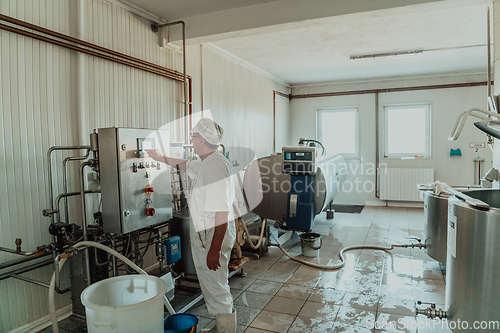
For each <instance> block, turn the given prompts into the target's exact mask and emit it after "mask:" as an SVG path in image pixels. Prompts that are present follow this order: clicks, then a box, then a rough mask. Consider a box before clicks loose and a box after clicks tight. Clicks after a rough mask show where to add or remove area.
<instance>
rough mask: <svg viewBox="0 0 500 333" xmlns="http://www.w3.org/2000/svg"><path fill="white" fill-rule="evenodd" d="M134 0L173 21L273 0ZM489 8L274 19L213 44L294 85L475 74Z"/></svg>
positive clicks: (465, 5) (481, 67) (426, 7)
mask: <svg viewBox="0 0 500 333" xmlns="http://www.w3.org/2000/svg"><path fill="white" fill-rule="evenodd" d="M134 1H136V3H137V4H138V5H140V6H141V7H143V8H145V9H146V10H148V11H151V12H154V13H160V14H161V12H160V11H159V8H160V7H161V8H163V9H165V8H169V9H170V10H169V11H168V12H169V13H171V14H169V15H168V16H164V15H165V14H166V13H164V14H163V15H162V17H164V18H166V19H169V20H172V19H182V18H183V17H188V16H196V15H202V14H205V13H214V12H217V11H220V10H222V9H230V8H236V7H239V6H242V5H245V6H246V5H249V4H259V3H268V2H270V1H266V0H251V1H249V0H210V1H206V0H197V1H196V0H183V1H178V0H161V1H159V0H156V1H146V0H141V1H139V0H134ZM208 2H210V4H211V5H210V6H207V5H206V4H207V3H208ZM160 3H161V6H160ZM182 4H183V5H182ZM195 4H196V5H195ZM488 6H489V3H488V1H484V0H478V1H471V0H466V1H439V2H433V3H426V4H418V5H414V6H406V7H396V8H389V9H383V10H377V11H370V12H361V13H353V14H347V15H339V16H333V17H326V18H319V19H315V20H305V21H300V22H295V23H289V24H286V25H285V24H283V25H275V26H272V27H268V28H261V29H259V30H258V33H255V32H254V33H252V34H244V33H238V34H236V36H241V37H234V36H235V35H234V34H233V35H229V36H228V37H229V38H228V39H221V38H218V40H216V41H212V44H213V45H215V46H216V47H218V48H221V49H223V50H225V51H226V52H228V53H230V54H233V55H234V56H236V57H238V58H240V59H242V60H244V61H246V62H248V63H250V64H252V65H254V66H256V67H258V68H260V69H262V70H264V71H266V72H268V73H270V74H271V75H273V76H275V77H277V78H279V79H281V80H282V81H285V82H287V83H289V84H291V85H294V86H296V85H301V84H308V83H320V82H333V81H354V80H356V81H358V80H368V79H382V78H396V77H416V76H428V75H444V74H461V73H478V72H485V71H486V67H487V48H486V41H487V36H486V29H487V25H486V19H487V16H486V11H487V7H488ZM280 27H282V28H280ZM188 37H189V36H188ZM411 50H424V52H423V53H422V54H420V55H417V56H413V57H401V58H400V57H395V58H384V59H382V58H381V59H362V60H350V59H349V57H350V56H351V55H364V54H376V53H387V52H400V51H411Z"/></svg>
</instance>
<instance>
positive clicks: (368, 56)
mask: <svg viewBox="0 0 500 333" xmlns="http://www.w3.org/2000/svg"><path fill="white" fill-rule="evenodd" d="M423 52H424V51H423V50H415V51H403V52H388V53H376V54H364V55H354V56H350V57H349V59H351V60H359V59H376V58H396V57H397V58H400V57H410V56H416V55H419V54H422V53H423Z"/></svg>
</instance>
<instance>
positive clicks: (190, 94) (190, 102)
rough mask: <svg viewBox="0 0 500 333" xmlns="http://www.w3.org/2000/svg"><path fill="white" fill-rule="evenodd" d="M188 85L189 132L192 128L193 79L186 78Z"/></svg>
mask: <svg viewBox="0 0 500 333" xmlns="http://www.w3.org/2000/svg"><path fill="white" fill-rule="evenodd" d="M188 84H189V130H191V129H192V128H193V79H191V78H190V77H188Z"/></svg>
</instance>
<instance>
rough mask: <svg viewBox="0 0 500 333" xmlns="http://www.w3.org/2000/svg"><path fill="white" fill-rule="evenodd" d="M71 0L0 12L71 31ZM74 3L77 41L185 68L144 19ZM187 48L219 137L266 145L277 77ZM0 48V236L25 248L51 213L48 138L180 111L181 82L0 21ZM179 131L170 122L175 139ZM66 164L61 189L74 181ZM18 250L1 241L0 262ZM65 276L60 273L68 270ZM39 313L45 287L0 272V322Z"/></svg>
mask: <svg viewBox="0 0 500 333" xmlns="http://www.w3.org/2000/svg"><path fill="white" fill-rule="evenodd" d="M77 4H78V1H74V0H45V1H40V0H23V1H16V0H0V13H1V14H4V15H8V16H12V17H15V18H18V19H21V20H25V21H27V22H30V23H33V24H36V25H40V26H42V27H46V28H49V29H53V30H56V31H58V32H61V33H64V34H67V35H71V36H73V37H77V36H78V8H77ZM83 4H84V10H83V18H84V27H85V29H84V31H83V32H82V34H80V36H82V38H83V39H84V40H86V41H89V42H91V43H96V44H98V45H101V46H104V47H107V48H111V49H113V50H116V51H119V52H123V53H126V54H129V55H131V56H134V57H137V58H140V59H144V60H147V61H150V62H153V63H156V64H159V65H162V66H166V67H169V68H171V69H175V70H178V71H182V57H181V55H180V53H178V52H175V51H172V50H169V49H165V48H160V47H158V37H157V35H156V34H155V33H153V32H152V31H151V29H150V22H149V21H148V20H145V19H141V18H139V17H137V16H136V15H133V14H131V13H129V12H128V11H126V10H124V9H123V8H120V7H117V6H116V5H114V4H110V3H108V2H106V1H103V0H83ZM187 54H188V63H187V65H188V74H189V75H191V77H192V78H193V92H194V100H193V102H194V103H193V110H194V111H200V110H201V109H202V108H201V101H202V100H203V101H204V107H205V108H210V109H212V112H213V114H214V116H215V118H216V120H218V121H219V122H220V123H221V125H222V126H223V127H224V128H225V129H226V136H225V138H224V143H225V144H226V145H227V146H231V145H246V146H248V147H250V148H254V149H255V150H256V151H257V152H258V154H259V155H264V154H268V153H270V152H271V149H272V119H273V99H272V98H273V90H274V89H277V90H280V91H282V92H284V93H287V91H286V87H284V86H282V85H280V84H277V83H275V82H274V81H273V80H271V79H270V78H269V77H267V76H265V75H263V74H261V73H257V72H256V71H254V70H250V69H248V68H247V67H246V66H245V65H244V64H241V63H238V62H237V61H236V60H234V59H233V60H231V59H229V57H228V56H227V55H219V54H217V52H216V51H215V50H210V49H208V48H205V47H203V51H202V50H201V46H200V45H197V46H191V47H189V48H188V50H187ZM0 55H1V63H0V128H1V133H2V135H0V147H1V148H0V169H1V171H0V228H1V233H0V246H2V247H8V248H13V247H14V246H15V245H14V240H15V238H22V239H23V249H24V250H33V249H35V248H36V246H39V245H42V244H46V243H49V242H50V241H51V237H50V235H49V234H48V232H47V229H48V225H49V219H48V218H45V217H42V214H41V211H42V209H44V208H47V206H48V192H47V176H46V175H47V168H46V167H47V161H46V157H45V155H46V152H47V150H48V149H49V147H51V146H54V145H76V144H88V143H89V139H88V134H89V133H90V132H91V131H92V129H94V128H100V127H109V126H117V127H118V126H122V127H141V128H158V127H160V126H162V125H164V124H166V123H168V122H170V121H172V120H174V119H177V118H179V116H180V115H181V114H182V113H183V107H182V89H181V86H182V85H181V84H180V83H178V82H177V81H173V80H170V79H166V78H162V77H160V76H157V75H154V74H150V73H146V72H143V71H139V70H137V69H131V68H129V67H124V66H122V65H118V64H114V63H111V62H108V61H106V60H102V59H97V58H93V57H91V56H87V55H78V54H77V53H76V52H74V51H70V50H67V49H63V48H60V47H58V46H53V45H50V44H47V43H44V42H39V41H36V40H33V39H30V38H27V37H22V36H18V35H16V34H13V33H9V32H5V31H3V30H0ZM79 69H81V70H79ZM80 73H82V74H83V76H82V81H81V82H82V83H83V86H80V84H79V77H80V76H79V75H80ZM80 88H81V89H80ZM202 89H203V90H202ZM79 101H80V102H79ZM283 108H285V109H286V110H287V108H288V105H286V106H283ZM282 114H286V112H282ZM182 137H183V136H182V133H180V132H179V133H176V134H175V135H173V137H172V139H180V138H182ZM62 160H63V155H62V154H60V153H57V154H55V157H54V159H53V163H54V165H58V166H59V165H61V164H62ZM75 170H76V169H74V168H72V171H71V177H72V180H73V182H72V183H71V186H70V190H76V189H78V187H77V186H76V185H75V182H74V180H75ZM60 172H61V167H58V168H57V169H56V170H55V172H54V173H55V174H56V173H58V175H59V176H55V177H54V184H57V189H56V191H57V192H58V193H60V192H62V185H61V182H62V181H61V176H60V175H61V173H60ZM97 202H98V199H96V200H94V204H97ZM70 204H71V206H70V207H71V208H72V209H71V211H72V215H71V217H72V219H71V221H70V222H75V223H77V224H80V219H79V218H78V216H79V215H78V207H79V205H78V200H77V199H75V200H71V201H70ZM94 207H95V206H94ZM16 257H17V256H15V255H11V254H7V253H4V252H0V262H6V261H8V260H11V259H14V258H16ZM0 273H3V272H0ZM51 273H52V269H51V268H50V267H45V268H43V269H39V270H36V271H33V272H29V273H25V274H24V275H25V276H27V277H31V278H33V279H37V280H40V281H43V282H46V283H48V282H49V280H50V276H51ZM63 275H64V276H66V277H67V275H68V273H67V271H66V272H64V273H63ZM63 284H64V285H67V284H68V280H67V279H66V280H65V281H64V282H63ZM69 296H70V295H69V294H66V295H63V296H58V297H57V302H56V305H57V307H58V308H61V307H64V306H66V305H69V304H70V299H69ZM47 314H48V309H47V289H46V288H43V287H40V286H36V285H33V284H30V283H27V282H23V281H19V280H14V279H6V280H2V281H0V332H7V331H11V330H17V331H26V330H28V329H30V328H31V327H35V326H36V321H40V320H41V318H43V317H44V316H46V315H47ZM30 323H32V324H31V325H30Z"/></svg>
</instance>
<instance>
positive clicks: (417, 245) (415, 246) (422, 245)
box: [401, 242, 425, 249]
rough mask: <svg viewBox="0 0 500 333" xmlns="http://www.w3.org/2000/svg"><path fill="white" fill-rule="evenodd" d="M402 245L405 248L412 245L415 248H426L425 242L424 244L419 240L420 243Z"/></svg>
mask: <svg viewBox="0 0 500 333" xmlns="http://www.w3.org/2000/svg"><path fill="white" fill-rule="evenodd" d="M401 247H403V248H409V247H411V248H412V249H414V248H419V249H425V244H422V243H421V242H419V243H413V244H406V245H401Z"/></svg>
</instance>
